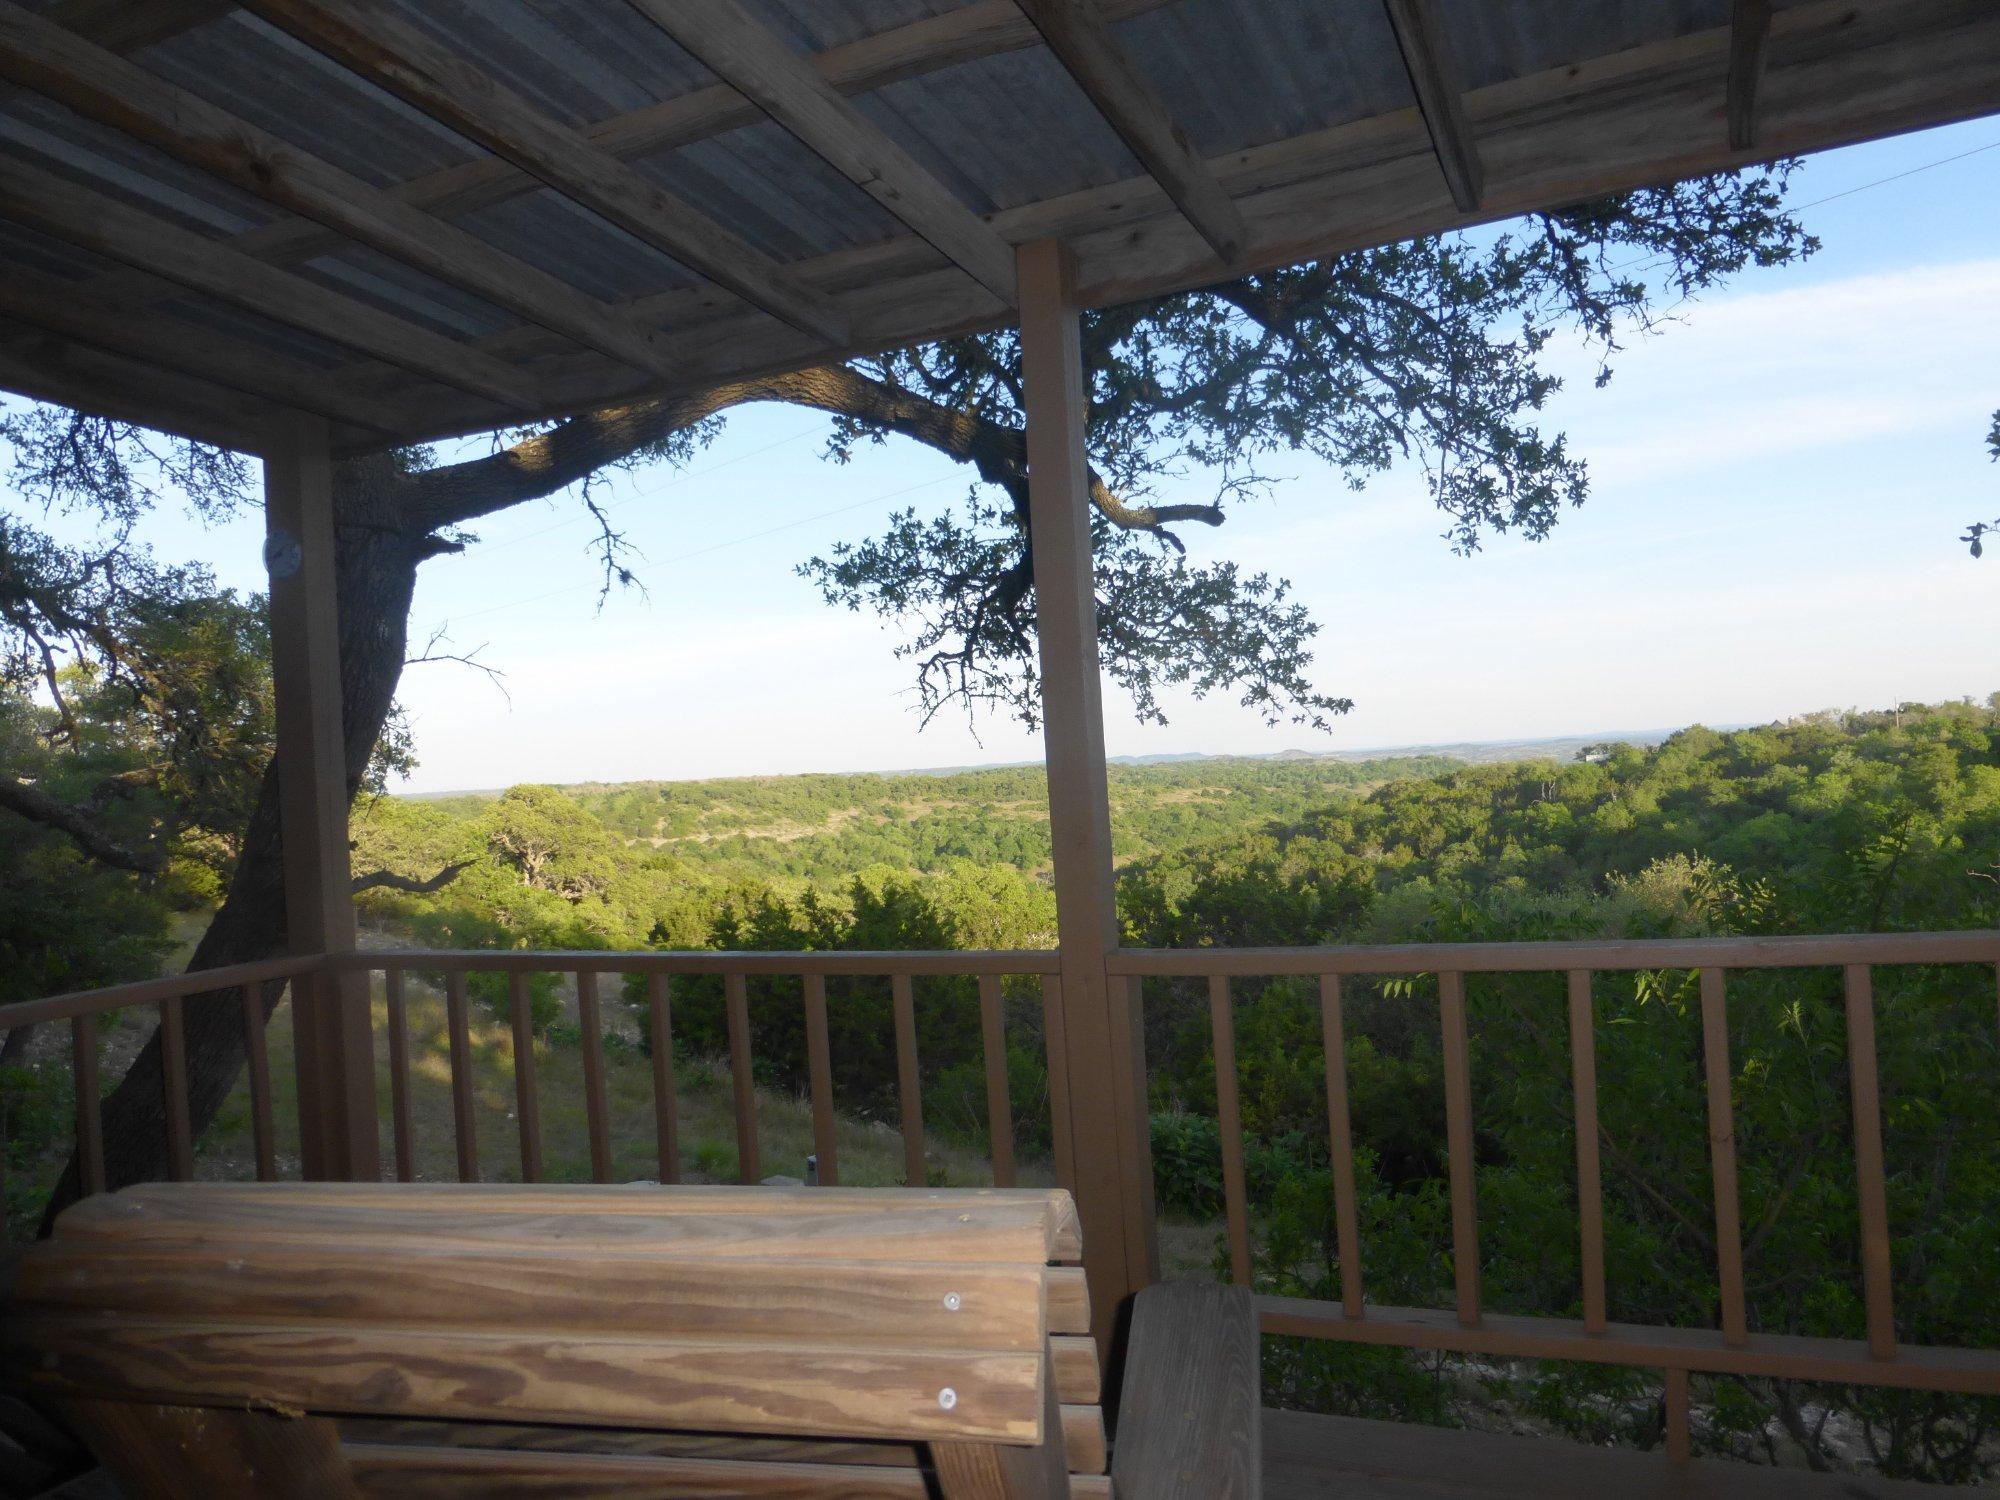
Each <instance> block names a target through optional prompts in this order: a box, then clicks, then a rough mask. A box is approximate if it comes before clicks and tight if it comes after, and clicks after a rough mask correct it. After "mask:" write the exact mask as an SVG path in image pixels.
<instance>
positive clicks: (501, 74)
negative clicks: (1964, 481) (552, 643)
mask: <svg viewBox="0 0 2000 1500" xmlns="http://www.w3.org/2000/svg"><path fill="white" fill-rule="evenodd" d="M1996 109H2000V8H1996V7H1995V6H1993V5H1992V4H1991V3H1990V0H1833V3H1828V0H1768V3H1766V0H1733V3H1732V0H1094V3H1093V0H699V3H692V0H690V3H682V0H630V3H628V4H609V3H606V0H481V3H480V4H478V5H471V4H462V3H452V4H442V5H441V4H435V3H431V0H352V3H341V4H335V3H332V0H249V3H247V4H244V5H242V6H237V5H233V4H228V3H221V0H124V3H111V0H28V3H26V4H21V3H18V0H0V387H4V388H7V389H12V390H16V391H20V392H23V393H25V394H28V395H32V396H36V397H39V398H42V399H46V400H51V401H56V402H60V403H63V404H67V405H71V406H77V407H81V408H85V409H89V410H95V411H99V412H103V413H106V414H109V415H113V416H118V417H122V418H127V419H131V420H136V421H140V422H144V423H146V424H148V425H152V426H157V427H161V428H164V429H167V430H170V431H178V432H182V433H185V434H188V435H191V436H196V437H200V438H204V439H208V440H211V441H217V442H221V443H224V444H227V445H229V446H234V447H240V448H252V449H261V448H262V446H263V442H262V435H263V434H264V433H265V432H266V431H268V430H269V427H270V424H271V423H272V421H273V420H274V419H275V418H276V417H277V415H278V413H279V412H280V410H281V409H283V408H293V409H299V410H305V411H310V412H317V413H320V414H323V415H325V416H327V417H329V418H331V419H332V420H333V421H334V423H335V427H334V444H335V447H336V449H337V450H339V451H349V452H352V451H361V450H366V449H369V448H374V447H380V446H384V445H386V444H389V443H392V442H406V441H412V440H418V439H427V438H435V437H441V436H445V435H449V434H453V433H461V432H468V431H478V430H484V429H488V428H492V427H495V426H501V425H508V424H511V423H515V422H519V421H523V420H527V419H531V418H543V417H550V416H555V415H560V414H564V413H569V412H574V411H579V410H588V409H591V408H595V407H599V406H603V405H606V404H609V403H614V402H617V401H620V400H624V399H628V398H633V397H638V396H645V395H657V394H670V393H673V392H675V391H681V390H688V389H693V388H698V387H701V386H706V385H710V384H713V383H715V382H717V381H720V380H725V379H729V378H734V377H743V376H754V375H758V374H763V373H770V372H775V371H780V370H785V369H791V368H799V367H803V366H807V365H811V364H815V363H819V362H823V361H825V360H827V359H829V358H832V357H836V356H841V355H851V354H855V353H860V352H866V351H873V350H880V349H885V348H891V347H895V346H898V345H903V344H908V343H912V342H916V341H920V340H925V339H930V338H935V337H938V336H941V335H945V334H949V333H953V332H957V331H964V330H972V329H980V328H988V327H994V326H999V325H1003V324H1006V323H1011V322H1012V321H1014V318H1015V310H1014V302H1015V287H1014V258H1013V254H1012V249H1013V246H1014V245H1016V244H1018V243H1021V242H1024V241H1028V240H1033V239H1042V238H1050V237H1055V238H1061V239H1063V240H1065V241H1067V242H1068V243H1069V245H1070V246H1071V248H1072V250H1073V251H1074V253H1075V255H1076V258H1077V266H1078V280H1079V287H1080V294H1081V296H1082V297H1083V299H1084V300H1085V301H1086V302H1087V303H1089V304H1093V305H1105V304H1111V303H1116V302H1120V301H1125V300H1130V299H1135V298H1140V297H1147V296H1153V295H1158V294H1161V293H1165V292H1169V291H1172V290H1176V289H1181V288H1186V287H1191V286H1198V285H1202V284H1206V283H1211V282H1214V281H1217V280H1220V279H1222V278H1224V277H1226V276H1228V275H1231V274H1235V273H1241V272H1246V271H1251V270H1258V269H1267V268H1270V267H1274V266H1279V265H1284V264H1287V263H1291V262H1295V261H1298V260H1302V259H1307V258H1310V257H1314V256H1319V255H1324V254H1327V253H1331V252H1335V251H1339V250H1343V249H1350V248H1355V247H1359V246H1364V245H1369V244H1375V243H1381V242H1385V241H1389V240H1393V239H1395V238H1398V237H1402V236H1407V235H1411V234H1416V233H1422V232H1427V231H1433V230H1438V229H1443V228H1447V227H1450V226H1454V225H1463V224H1468V223H1473V222H1478V221H1482V220H1490V219H1496V218H1501V217H1505V216H1508V215H1512V214H1517V213H1520V212H1523V211H1526V210H1529V209H1533V208H1537V207H1545V206H1549V205H1554V204H1561V203H1564V202H1568V201H1572V200H1575V199H1578V198H1581V197H1587V196H1589V195H1593V194H1598V193H1603V192H1607V191H1611V190H1616V189H1621V188H1627V187H1631V186H1635V185H1641V184H1647V183H1656V182H1662V181H1667V180H1671V179H1674V178H1678V177H1683V176H1687V175H1692V174H1696V173H1701V172H1706V171H1711V170H1715V169H1719V168H1726V167H1731V166H1735V165H1740V164H1743V163H1748V162H1753V161H1757V160H1762V159H1767V158H1770V157H1772V156H1775V155H1782V154H1789V153H1795V152H1803V151H1810V150H1818V149H1822V148H1826V147H1830V146H1834V145H1839V144H1843V143H1848V142H1853V141H1858V140H1862V139H1867V138H1871V137H1876V136H1881V135H1887V134H1892V133H1895V132H1899V131H1905V130H1913V129H1918V128H1922V127H1926V126H1931V125H1936V124H1940V123H1944V122H1947V121H1951V120H1956V119H1964V118H1968V117H1972V116H1976V115H1980V114H1983V113H1987V112H1990V111H1993V110H1996Z"/></svg>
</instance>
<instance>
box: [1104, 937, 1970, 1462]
mask: <svg viewBox="0 0 2000 1500" xmlns="http://www.w3.org/2000/svg"><path fill="white" fill-rule="evenodd" d="M1918 964H1921V965H1950V964H1960V965H1963V964H1977V965H1982V966H1985V967H1986V968H1988V969H1989V970H1990V971H1991V972H1992V973H1993V975H1994V978H1995V984H1996V1004H2000V932H1993V931H1986V932H1949V933H1898V934H1882V935H1861V936H1837V937H1774V938H1761V937H1759V938H1692V939H1661V940H1657V941H1603V942H1524V943H1447V944H1428V945H1423V944H1411V945H1393V946H1374V947H1347V948H1269V949H1193V950H1189V949H1121V950H1119V951H1117V952H1115V953H1113V954H1112V955H1111V956H1110V958H1109V960H1108V962H1107V967H1108V969H1109V970H1110V972H1111V973H1112V974H1113V975H1122V976H1124V977H1126V978H1127V979H1128V980H1129V981H1130V982H1132V983H1134V984H1142V983H1143V981H1144V980H1145V979H1148V978H1156V979H1157V978H1179V979H1183V980H1186V979H1196V980H1200V979H1205V980H1206V981H1207V982H1208V992H1209V1018H1210V1027H1211V1032H1212V1037H1213V1045H1214V1056H1215V1069H1216V1101H1217V1109H1218V1115H1219V1121H1218V1123H1219V1126H1220V1136H1221V1149H1222V1179H1223V1198H1224V1204H1225V1217H1226V1224H1227V1238H1228V1244H1229V1260H1230V1268H1231V1275H1232V1277H1233V1279H1234V1280H1236V1281H1237V1282H1239V1283H1242V1284H1245V1285H1249V1284H1251V1282H1252V1258H1251V1238H1250V1205H1249V1201H1248V1187H1247V1183H1246V1177H1245V1170H1244V1141H1243V1122H1242V1114H1241V1109H1240V1105H1239V1102H1238V1078H1237V1072H1238V1070H1237V1063H1236V1041H1235V1016H1234V1007H1233V1004H1232V1000H1231V983H1232V981H1233V980H1237V979H1252V978H1274V977H1278V976H1304V977H1311V978H1317V980H1318V981H1319V989H1320V1019H1321V1029H1322V1035H1323V1039H1324V1043H1325V1049H1326V1058H1327V1070H1326V1071H1327V1077H1326V1096H1327V1115H1328V1123H1329V1136H1330V1142H1329V1144H1330V1146H1331V1175H1332V1178H1333V1191H1334V1200H1335V1203H1334V1220H1335V1241H1336V1245H1337V1248H1338V1259H1339V1273H1340V1293H1341V1295H1340V1300H1339V1301H1337V1302H1335V1301H1322V1300H1317V1299H1307V1298H1296V1297H1287V1296H1272V1295H1266V1296H1263V1297H1261V1298H1260V1299H1259V1307H1260V1321H1261V1323H1262V1326H1263V1328H1264V1331H1265V1332H1266V1333H1274V1334H1291V1335H1299V1336H1305V1337H1310V1338H1322V1339H1337V1340H1347V1341H1351V1342H1358V1343H1369V1344H1378V1345H1391V1346H1400V1347H1404V1348H1414V1349H1441V1350H1453V1351H1458V1352H1462V1353H1470V1354H1486V1355H1495V1356H1501V1357H1519V1358H1542V1359H1571V1360H1585V1361H1592V1362H1598V1363H1611V1364H1620V1365H1637V1366H1649V1367H1653V1368H1657V1369H1659V1370H1661V1371H1662V1372H1663V1374H1664V1377H1665V1409H1666V1418H1667V1427H1666V1437H1667V1450H1668V1452H1669V1453H1670V1454H1671V1455H1673V1456H1676V1457H1685V1456H1686V1455H1687V1453H1688V1451H1689V1430H1688V1375H1689V1372H1690V1371H1702V1372H1704V1373H1717V1374H1738V1375H1759V1376H1778V1377H1792V1378H1799V1379H1807V1380H1816V1381H1825V1382H1833V1383H1849V1384H1858V1385H1877V1386H1900V1387H1909V1388H1918V1389H1925V1390H1938V1391H1956V1392H1966V1393H1977V1394H1985V1395H1993V1394H2000V1350H1985V1349H1956V1348H1934V1347H1913V1346H1910V1345H1907V1344H1899V1343H1898V1342H1897V1340H1896V1335H1895V1309H1894V1305H1893V1302H1892V1294H1891V1283H1890V1263H1889V1226H1888V1211H1887V1207H1886V1189H1885V1182H1884V1169H1883V1156H1882V1120H1881V1104H1880V1099H1879V1084H1878V1078H1877V1068H1876V1055H1875V1005H1874V970H1875V968H1876V967H1877V966H1891V965H1918ZM1826 967H1835V968H1838V969H1840V970H1841V971H1842V975H1843V990H1844V995H1845V1008H1846V1018H1847V1040H1848V1056H1847V1061H1848V1074H1849V1079H1850V1090H1851V1093H1850V1104H1851V1108H1852V1115H1853V1132H1854V1134H1853V1141H1854V1158H1855V1161H1854V1167H1855V1173H1856V1184H1857V1188H1858V1205H1859V1215H1858V1216H1859V1224H1858V1226H1857V1227H1858V1230H1859V1238H1860V1246H1861V1265H1862V1292H1863V1299H1864V1304H1865V1309H1866V1338H1865V1339H1862V1340H1844V1339H1827V1338H1808V1337H1801V1336H1796V1335H1783V1334H1769V1333H1761V1332H1758V1333H1753V1332H1751V1331H1750V1329H1749V1327H1748V1317H1747V1312H1746V1305H1745V1303H1746V1299H1745V1293H1744V1272H1743V1241H1742V1231H1741V1225H1740V1222H1739V1214H1740V1208H1739V1203H1738V1193H1737V1181H1736V1137H1735V1126H1734V1114H1735V1105H1734V1100H1733V1099H1732V1097H1731V1087H1730V1084H1731V1077H1732V1074H1731V1069H1730V1061H1729V1031H1728V1024H1727V1023H1728V975H1729V973H1730V972H1731V971H1732V970H1742V969H1796V968H1826ZM1640 970H1650V971H1692V972H1695V973H1698V974H1699V976H1700V979H1699V991H1700V1015H1701V1031H1702V1053H1703V1063H1704V1077H1703V1083H1704V1088H1705V1093H1706V1102H1707V1112H1708V1145H1709V1158H1710V1165H1711V1169H1712V1182H1713V1186H1714V1200H1715V1201H1714V1217H1715V1244H1716V1275H1717V1278H1718V1282H1719V1289H1720V1317H1719V1319H1718V1323H1719V1326H1718V1327H1717V1328H1714V1329H1690V1328H1666V1327H1654V1326H1647V1325H1640V1324H1628V1323H1614V1322H1610V1321H1609V1320H1608V1319H1607V1317H1606V1310H1605V1278H1604V1207H1603V1188H1602V1181H1601V1174H1600V1168H1599V1162H1598V1119H1597V1071H1596V1040H1595V1033H1594V1029H1593V1019H1594V1018H1593V1006H1592V990H1591V987H1592V978H1593V976H1594V975H1595V974H1596V973H1598V972H1618V971H1626V972H1630V971H1640ZM1502 973H1511V974H1520V973H1559V974H1564V975H1566V976H1567V980H1568V986H1567V989H1568V995H1567V998H1568V1006H1567V1009H1568V1024H1569V1050H1570V1071H1571V1084H1572V1093H1573V1098H1574V1107H1575V1133H1576V1171H1577V1201H1578V1237H1579V1244H1580V1249H1581V1267H1582V1274H1581V1286H1580V1288H1579V1292H1580V1299H1581V1303H1582V1308H1583V1316H1582V1318H1580V1319H1564V1318H1550V1317H1532V1316H1519V1315H1508V1314H1494V1313H1490V1312H1488V1311H1486V1310H1485V1309H1484V1308H1483V1306H1482V1303H1481V1296H1480V1285H1479V1222H1478V1211H1477V1199H1476V1194H1475V1191H1474V1160H1473V1130H1474V1123H1475V1122H1474V1118H1473V1103H1472V1085H1471V1058H1470V1048H1469V1044H1468V1039H1467V1031H1466V1012H1465V983H1466V976H1467V975H1472V974H1502ZM1358 975H1370V976H1418V975H1435V976H1436V980H1437V993H1438V1020H1439V1028H1440V1031H1439V1034H1440V1040H1441V1043H1442V1059H1443V1065H1444V1067H1443V1072H1444V1080H1443V1081H1444V1114H1445V1121H1444V1124H1445V1154H1446V1170H1447V1176H1448V1180H1449V1187H1450V1205H1451V1240H1452V1267H1453V1279H1454V1292H1455V1302H1456V1306H1455V1307H1454V1308H1452V1309H1451V1310H1450V1311H1449V1312H1445V1311H1439V1310H1433V1309H1428V1308H1406V1307H1384V1306H1376V1305H1373V1304H1371V1303H1369V1302H1368V1301H1367V1300H1366V1297H1365V1294H1364V1284H1363V1267H1364V1265H1365V1254H1366V1250H1365V1247H1364V1246H1363V1245H1362V1243H1361V1236H1360V1230H1359V1224H1358V1217H1359V1216H1358V1212H1357V1204H1356V1188H1355V1177H1354V1156H1353V1126H1352V1121H1351V1117H1350V1112H1349V1107H1348V1098H1347V1076H1346V1064H1345V1059H1346V1042H1345V1028H1344V1023H1343V1017H1342V1010H1341V998H1342V996H1341V989H1342V980H1343V978H1345V977H1352V976H1358ZM1996 1107H2000V1104H1996Z"/></svg>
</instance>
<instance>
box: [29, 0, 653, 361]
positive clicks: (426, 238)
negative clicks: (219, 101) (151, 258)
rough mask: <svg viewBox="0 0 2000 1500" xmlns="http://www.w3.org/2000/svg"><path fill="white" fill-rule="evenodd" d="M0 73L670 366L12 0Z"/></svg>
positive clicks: (549, 291)
mask: <svg viewBox="0 0 2000 1500" xmlns="http://www.w3.org/2000/svg"><path fill="white" fill-rule="evenodd" d="M0 76H5V77H8V78H11V79H12V80H13V81H14V82H16V83H18V84H21V85H23V86H24V87H27V88H31V89H34V90H36V91H37V92H39V93H43V94H46V95H47V96H48V97H50V98H52V99H56V100H59V101H60V102H61V103H63V104H66V105H68V106H69V107H70V108H71V109H74V110H76V111H77V112H78V113H79V114H83V115H87V116H89V117H90V118H92V119H96V120H100V121H102V122H103V123H105V124H107V125H110V126H112V127H113V128H115V129H118V130H121V131H123V132H124V133H125V134H127V135H129V136H131V137H132V138H133V139H135V140H138V141H142V142H144V143H145V144H146V145H148V146H152V147H155V148H157V149H159V150H162V151H164V152H166V153H167V154H169V155H171V156H176V157H178V158H180V159H181V160H182V161H184V162H187V163H188V164H190V165H191V166H195V167H198V168H200V169H201V170H203V171H205V172H209V173H211V174H212V175H214V176H216V177H219V178H221V179H222V180H223V181H225V182H229V183H232V184H234V185H235V186H236V187H238V188H241V189H242V190H244V191H245V192H248V193H252V194H254V195H257V196H259V197H262V198H265V199H267V200H269V201H270V202H272V203H276V204H278V205H280V206H281V207H284V208H288V209H291V210H292V211H293V212H295V213H303V214H308V215H310V216H311V217H313V218H315V219H318V220H319V221H320V222H322V223H324V224H326V225H328V226H329V227H331V228H334V229H337V230H340V231H341V232H342V233H345V234H347V235H350V236H352V237H353V238H354V239H356V240H358V241H360V242H361V243H362V244H365V245H371V246H373V247H374V248H375V249H377V250H380V251H382V252H384V253H385V254H388V255H391V256H394V257H396V258H398V259H400V260H403V261H405V262H407V263H408V264H410V265H412V266H415V267H417V268H418V269H420V270H423V271H427V272H429V273H430V274H431V275H433V276H436V277H438V278H439V279H440V280H443V281H446V282H448V283H455V284H456V285H459V286H461V287H463V288H465V289H466V290H467V291H470V292H472V293H474V294H475V295H477V296H481V297H484V298H486V299H487V300H488V301H490V302H493V303H494V304H496V305H497V306H500V307H505V308H508V309H510V310H512V311H513V312H516V313H518V314H520V315H521V316H522V317H524V318H527V319H528V320H529V321H531V322H534V323H537V324H540V325H541V326H542V327H544V328H547V329H550V330H552V331H554V332H556V333H561V334H564V335H566V336H568V337H570V338H573V339H575V340H577V341H578V342H579V343H581V344H584V345H586V346H587V347H589V348H593V349H596V350H598V351H599V352H600V353H603V354H607V355H609V356H610V357H611V358H613V359H617V360H622V361H624V362H625V363H626V364H629V365H631V366H633V367H634V368H636V369H642V370H647V371H651V372H653V373H655V374H672V373H673V371H672V368H671V366H670V364H669V362H668V356H667V354H666V351H665V348H664V346H663V344H662V341H661V340H660V339H659V337H658V336H657V335H655V334H652V333H650V332H649V331H647V330H645V329H643V328H639V327H635V326H634V325H633V324H632V323H631V322H629V321H628V320H626V319H623V318H621V317H619V316H618V315H617V314H615V313H614V312H613V311H612V310H611V309H610V308H608V307H606V306H605V305H604V304H603V303H601V302H598V301H597V300H596V299H595V298H593V297H589V296H586V295H585V294H584V293H582V292H580V291H578V290H577V289H576V288H575V287H573V286H571V285H569V284H568V283H567V282H564V281H561V280H559V279H557V278H556V277H554V276H551V275H549V274H548V273H547V272H546V271H543V270H541V269H539V268H538V267H535V266H531V265H529V264H528V263H527V262H525V261H522V260H520V259H518V258H516V257H514V256H512V255H508V254H506V253H505V252H503V251H500V250H496V249H494V248H493V247H492V246H490V245H488V244H487V243H485V242H484V241H483V240H480V239H477V238H475V237H474V236H472V235H470V234H467V233H466V232H465V231H464V230H462V229H459V228H458V227H456V226H455V225H452V224H449V223H446V222H445V221H444V220H442V219H438V218H434V217H432V216H431V215H429V214H426V213H423V212H422V211H421V210H418V209H414V208H411V207H410V206H409V205H408V204H406V203H404V202H402V201H401V200H400V199H398V198H395V197H393V196H391V195H390V194H388V193H385V192H383V191H382V190H381V189H379V188H376V187H373V186H371V185H370V184H368V183H366V182H363V181H362V180H361V179H360V178H358V177H355V176H353V175H352V174H351V173H348V172H345V171H343V170H341V169H340V168H339V167H336V166H334V165H333V164H332V163H330V162H327V161H324V160H322V159H321V158H319V157H317V156H314V155H313V154H311V153H310V152H307V151H302V150H299V149H298V148H296V147H293V146H291V145H288V144H287V143H286V142H284V141H281V140H279V139H277V138H276V137H275V136H273V135H271V134H269V133H268V132H266V131H264V130H261V129H259V128H258V127H257V126H255V125H252V124H250V123H248V122H247V121H244V120H240V119H238V118H236V117H235V116H233V115H231V114H230V113H229V112H228V111H226V110H222V109H218V108H216V107H215V106H214V105H212V104H209V103H208V102H207V101H205V100H203V99H200V98H197V97H196V96H194V95H193V94H190V93H188V92H187V91H186V90H184V89H180V88H176V87H175V86H174V85H172V84H170V83H167V82H165V81H164V80H162V79H160V78H158V77H156V76H155V75H153V74H151V73H149V72H147V71H146V70H145V69H144V68H141V67H138V66H136V65H134V64H132V63H129V62H127V61H125V60H124V59H123V58H121V57H118V56H116V55H115V54H113V53H111V52H109V51H106V50H105V49H104V48H101V47H96V46H93V45H92V44H91V43H89V42H87V41H85V40H83V39H82V38H81V37H78V36H76V35H74V34H72V33H70V32H67V31H64V30H63V29H62V28H61V27H59V26H51V25H50V24H49V23H48V22H46V21H44V20H42V19H41V18H40V17H38V16H36V15H35V14H34V13H33V12H31V11H28V10H25V9H23V8H22V7H21V6H19V5H16V4H14V3H12V0H0Z"/></svg>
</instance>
